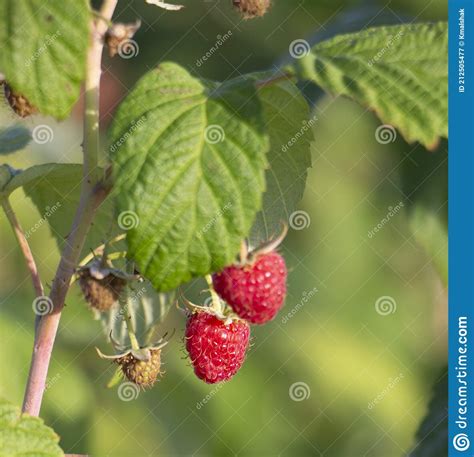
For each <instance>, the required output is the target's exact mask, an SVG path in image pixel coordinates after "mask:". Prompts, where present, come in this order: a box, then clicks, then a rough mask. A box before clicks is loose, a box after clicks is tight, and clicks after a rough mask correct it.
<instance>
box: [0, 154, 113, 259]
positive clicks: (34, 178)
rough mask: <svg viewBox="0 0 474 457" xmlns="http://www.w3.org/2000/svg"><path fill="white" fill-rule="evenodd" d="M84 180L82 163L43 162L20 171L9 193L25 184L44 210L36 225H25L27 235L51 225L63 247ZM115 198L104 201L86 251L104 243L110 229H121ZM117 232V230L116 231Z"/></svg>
mask: <svg viewBox="0 0 474 457" xmlns="http://www.w3.org/2000/svg"><path fill="white" fill-rule="evenodd" d="M81 182H82V165H80V164H59V163H52V164H43V165H36V166H33V167H31V168H28V169H26V170H24V171H22V172H19V173H17V174H16V175H15V176H14V177H13V178H11V179H10V181H9V182H8V184H7V185H6V187H5V188H4V189H3V191H4V193H6V194H7V195H8V194H9V193H11V192H13V191H14V190H15V189H17V188H19V187H23V189H24V191H25V193H26V195H27V196H28V197H30V198H31V200H32V201H33V203H34V205H35V206H36V208H37V209H38V211H39V213H40V219H38V221H37V223H36V224H35V225H34V226H33V227H23V228H24V230H25V232H26V235H27V237H29V236H33V237H34V236H36V235H38V236H39V235H40V234H42V233H43V230H45V227H46V226H49V228H50V230H51V234H52V235H53V236H54V238H55V239H56V241H57V243H58V247H59V248H60V249H61V248H62V247H63V245H64V243H65V241H66V237H67V235H68V233H69V230H70V229H71V226H72V221H73V219H74V214H75V212H76V209H77V207H78V205H79V198H80V191H81ZM112 205H113V201H112V199H108V200H106V201H105V202H104V203H102V205H101V207H100V209H99V211H98V213H97V217H96V219H95V220H94V225H93V227H92V229H91V230H90V232H89V235H88V237H87V240H86V243H85V245H84V251H87V252H89V250H90V249H93V248H95V247H96V246H97V245H99V244H102V243H103V242H104V241H105V239H106V237H107V236H110V235H111V233H110V230H115V231H116V230H117V229H118V227H117V224H116V223H115V222H114V219H113V215H114V211H113V206H112ZM114 233H115V232H114Z"/></svg>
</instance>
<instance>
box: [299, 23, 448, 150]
mask: <svg viewBox="0 0 474 457" xmlns="http://www.w3.org/2000/svg"><path fill="white" fill-rule="evenodd" d="M447 45H448V34H447V24H446V23H444V22H439V23H434V24H408V25H397V26H390V27H374V28H371V29H367V30H363V31H361V32H358V33H351V34H347V35H339V36H337V37H335V38H332V39H330V40H327V41H323V42H321V43H318V44H316V45H315V46H314V47H313V48H312V49H311V50H310V51H309V50H307V49H306V50H307V51H308V52H301V53H297V51H298V50H295V52H294V54H295V55H299V56H300V58H299V59H296V60H295V62H294V64H293V66H294V67H295V68H296V72H297V74H298V76H299V77H300V78H302V79H306V80H311V81H313V82H315V83H317V84H318V85H319V86H321V87H322V88H323V89H324V90H326V91H329V92H331V93H333V94H337V95H346V96H348V97H350V98H353V99H354V100H356V101H357V102H359V103H361V104H362V105H364V106H366V107H368V108H370V109H372V110H374V111H375V112H376V113H377V115H378V116H379V117H380V119H381V120H382V122H383V123H385V124H390V125H392V126H394V127H397V128H398V129H399V130H400V132H401V134H402V135H403V136H404V137H405V139H406V140H407V141H409V142H412V141H419V142H420V143H422V144H423V145H425V146H426V147H428V148H434V147H435V146H436V145H437V143H438V140H439V137H441V136H444V137H447V135H448V127H447V125H448V120H447V119H448V117H447V115H448V64H447V58H448V51H447Z"/></svg>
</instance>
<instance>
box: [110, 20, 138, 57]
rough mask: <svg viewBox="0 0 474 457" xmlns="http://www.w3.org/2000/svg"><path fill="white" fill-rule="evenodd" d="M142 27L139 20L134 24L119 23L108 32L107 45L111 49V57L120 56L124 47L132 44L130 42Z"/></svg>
mask: <svg viewBox="0 0 474 457" xmlns="http://www.w3.org/2000/svg"><path fill="white" fill-rule="evenodd" d="M140 25H141V22H140V21H139V20H137V21H136V22H134V23H132V24H122V23H117V24H113V25H112V26H111V27H110V28H109V29H108V30H107V33H106V34H105V43H106V44H107V47H108V48H109V55H110V57H113V56H115V55H116V54H120V52H121V51H120V50H121V49H122V47H123V46H126V45H127V43H130V40H131V39H132V38H133V36H134V35H135V33H136V31H137V30H138V29H139V28H140Z"/></svg>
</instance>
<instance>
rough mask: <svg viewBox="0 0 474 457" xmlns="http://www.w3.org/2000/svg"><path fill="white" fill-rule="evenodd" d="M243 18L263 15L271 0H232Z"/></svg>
mask: <svg viewBox="0 0 474 457" xmlns="http://www.w3.org/2000/svg"><path fill="white" fill-rule="evenodd" d="M232 1H233V4H234V6H235V7H236V8H237V9H238V10H239V11H240V12H241V13H242V16H243V17H244V19H253V18H255V17H260V16H263V15H264V14H265V13H266V12H267V11H268V10H269V8H270V5H271V0H232Z"/></svg>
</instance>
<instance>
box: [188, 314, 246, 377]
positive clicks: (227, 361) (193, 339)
mask: <svg viewBox="0 0 474 457" xmlns="http://www.w3.org/2000/svg"><path fill="white" fill-rule="evenodd" d="M249 337H250V327H249V325H248V324H247V323H246V322H244V321H241V320H232V321H231V322H229V323H227V322H226V321H224V320H221V319H219V318H218V317H216V316H215V315H213V314H211V313H208V312H206V311H198V312H195V313H193V314H192V315H191V316H190V317H189V319H188V321H187V323H186V333H185V341H186V350H187V351H188V353H189V357H190V359H191V363H192V364H193V366H194V372H195V373H196V376H197V377H198V378H200V379H202V380H203V381H205V382H207V383H208V384H215V383H217V382H221V381H227V380H229V379H230V378H232V376H234V375H235V373H237V371H238V370H239V368H240V367H241V366H242V363H243V362H244V359H245V353H246V351H247V348H248V345H249Z"/></svg>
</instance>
